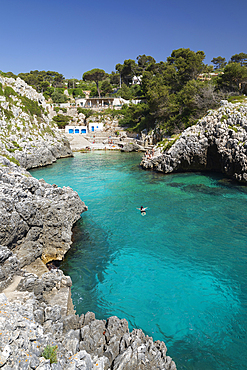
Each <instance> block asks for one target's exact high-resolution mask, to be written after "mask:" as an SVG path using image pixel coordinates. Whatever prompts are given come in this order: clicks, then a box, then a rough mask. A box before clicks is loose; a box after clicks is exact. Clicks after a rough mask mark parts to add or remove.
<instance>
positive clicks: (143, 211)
mask: <svg viewBox="0 0 247 370" xmlns="http://www.w3.org/2000/svg"><path fill="white" fill-rule="evenodd" d="M147 208H148V207H146V208H144V207H143V206H141V208H137V209H139V211H141V214H142V215H145V214H146V209H147Z"/></svg>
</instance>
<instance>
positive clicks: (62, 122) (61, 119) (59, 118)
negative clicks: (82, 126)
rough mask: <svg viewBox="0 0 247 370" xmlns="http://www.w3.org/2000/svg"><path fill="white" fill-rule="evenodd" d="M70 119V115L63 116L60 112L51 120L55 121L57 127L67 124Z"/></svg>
mask: <svg viewBox="0 0 247 370" xmlns="http://www.w3.org/2000/svg"><path fill="white" fill-rule="evenodd" d="M71 119H72V117H71V116H64V115H62V114H58V115H57V116H55V117H53V121H55V122H56V124H57V125H58V127H59V128H64V127H65V126H66V125H68V124H69V121H70V120H71Z"/></svg>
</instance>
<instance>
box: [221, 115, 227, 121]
mask: <svg viewBox="0 0 247 370" xmlns="http://www.w3.org/2000/svg"><path fill="white" fill-rule="evenodd" d="M225 119H228V116H227V115H226V114H223V116H222V117H221V119H220V122H223V121H224V120H225Z"/></svg>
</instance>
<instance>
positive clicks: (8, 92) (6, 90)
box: [4, 86, 18, 98]
mask: <svg viewBox="0 0 247 370" xmlns="http://www.w3.org/2000/svg"><path fill="white" fill-rule="evenodd" d="M4 95H5V96H6V97H7V98H9V97H10V95H13V96H18V94H17V92H15V90H13V89H12V87H11V86H6V87H5V88H4Z"/></svg>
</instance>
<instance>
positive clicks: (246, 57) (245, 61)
mask: <svg viewBox="0 0 247 370" xmlns="http://www.w3.org/2000/svg"><path fill="white" fill-rule="evenodd" d="M231 61H232V62H234V63H240V65H241V67H242V66H246V67H247V54H246V53H239V54H235V55H233V56H232V57H231Z"/></svg>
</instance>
